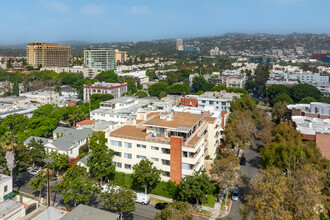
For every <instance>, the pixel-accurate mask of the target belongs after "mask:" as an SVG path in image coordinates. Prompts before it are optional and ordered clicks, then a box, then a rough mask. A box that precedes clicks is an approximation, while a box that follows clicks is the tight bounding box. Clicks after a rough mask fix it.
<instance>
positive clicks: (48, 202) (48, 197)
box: [47, 162, 50, 207]
mask: <svg viewBox="0 0 330 220" xmlns="http://www.w3.org/2000/svg"><path fill="white" fill-rule="evenodd" d="M47 204H48V207H49V206H50V188H49V162H48V163H47Z"/></svg>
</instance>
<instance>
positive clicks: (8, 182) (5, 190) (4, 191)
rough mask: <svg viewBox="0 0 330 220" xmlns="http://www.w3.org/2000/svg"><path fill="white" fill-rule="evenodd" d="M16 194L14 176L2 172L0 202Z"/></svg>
mask: <svg viewBox="0 0 330 220" xmlns="http://www.w3.org/2000/svg"><path fill="white" fill-rule="evenodd" d="M13 196H15V193H14V192H13V177H11V176H7V175H4V174H0V202H3V201H4V200H6V199H9V198H11V197H13Z"/></svg>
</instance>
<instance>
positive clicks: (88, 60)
mask: <svg viewBox="0 0 330 220" xmlns="http://www.w3.org/2000/svg"><path fill="white" fill-rule="evenodd" d="M84 65H85V67H87V68H93V69H99V70H114V69H115V50H113V49H104V48H102V49H85V50H84Z"/></svg>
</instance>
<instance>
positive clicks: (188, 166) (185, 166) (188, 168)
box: [182, 163, 194, 170]
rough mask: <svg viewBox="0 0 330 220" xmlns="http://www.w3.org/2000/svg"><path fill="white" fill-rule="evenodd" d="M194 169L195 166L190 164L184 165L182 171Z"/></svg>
mask: <svg viewBox="0 0 330 220" xmlns="http://www.w3.org/2000/svg"><path fill="white" fill-rule="evenodd" d="M193 168H194V165H192V164H189V163H182V169H183V170H192V169H193Z"/></svg>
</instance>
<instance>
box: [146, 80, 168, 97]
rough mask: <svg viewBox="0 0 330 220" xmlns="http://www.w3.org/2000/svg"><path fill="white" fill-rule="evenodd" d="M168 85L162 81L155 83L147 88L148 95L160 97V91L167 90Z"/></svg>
mask: <svg viewBox="0 0 330 220" xmlns="http://www.w3.org/2000/svg"><path fill="white" fill-rule="evenodd" d="M167 89H168V85H167V84H166V83H163V82H159V83H155V84H153V85H151V86H149V88H148V93H149V95H150V96H157V97H158V98H159V97H160V93H161V92H167Z"/></svg>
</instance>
